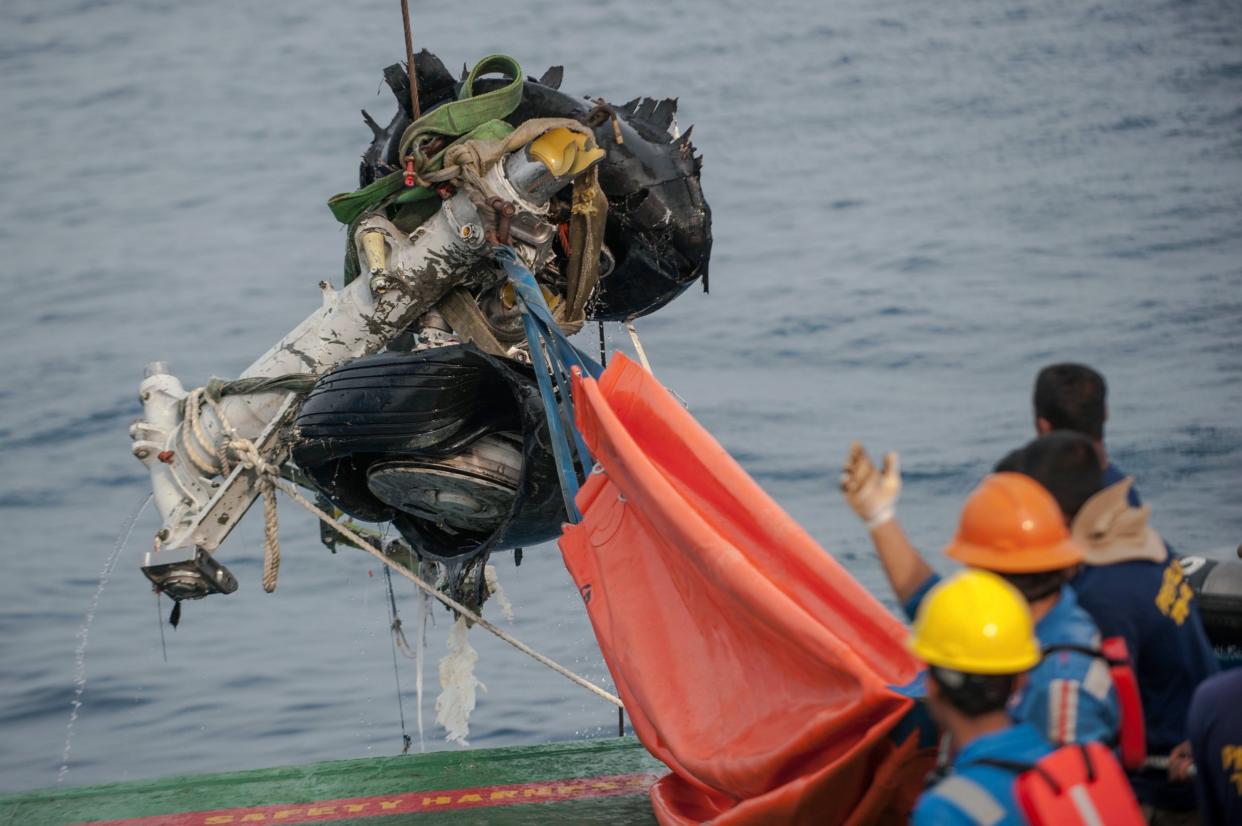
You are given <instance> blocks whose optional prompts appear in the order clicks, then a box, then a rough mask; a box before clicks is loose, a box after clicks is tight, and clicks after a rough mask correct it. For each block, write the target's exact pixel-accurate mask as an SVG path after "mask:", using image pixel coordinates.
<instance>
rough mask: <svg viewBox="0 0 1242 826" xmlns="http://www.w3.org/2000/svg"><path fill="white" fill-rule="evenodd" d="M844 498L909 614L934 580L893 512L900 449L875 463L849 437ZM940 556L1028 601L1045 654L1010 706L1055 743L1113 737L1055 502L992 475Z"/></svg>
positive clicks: (1113, 718)
mask: <svg viewBox="0 0 1242 826" xmlns="http://www.w3.org/2000/svg"><path fill="white" fill-rule="evenodd" d="M841 489H842V492H843V493H844V495H845V500H846V502H847V503H848V504H849V505H850V507H851V508H852V509H853V510H854V512H855V513H856V514H858V516H859V517H860V518H861V519H862V520H863V522H865V523H866V525H867V527H868V529H869V530H870V532H871V540H872V543H873V544H874V545H875V548H876V552H877V554H878V555H879V558H880V562H881V564H882V565H883V567H884V571H885V574H886V575H887V577H888V580H889V583H890V584H891V585H892V587H893V591H894V592H895V593H896V595H897V597H898V599H899V600H901V602H902V605H903V608H904V609H905V611H906V614H907V616H909V617H911V618H913V617H914V616H915V615H916V614H917V613H918V609H919V605H920V604H921V603H922V601H923V600H924V598H926V596H927V594H928V592H929V591H930V590H931V589H932V588H933V587H935V586H936V585H937V584H938V583H939V582H940V576H939V575H938V574H936V573H935V572H934V571H933V570H932V569H931V567H930V566H929V565H928V564H927V562H926V561H925V560H924V559H923V557H922V556H921V555H920V554H919V553H918V551H916V550H915V549H914V547H913V546H912V545H911V544H910V541H909V539H907V538H906V535H905V532H904V531H903V530H902V528H901V526H900V525H899V524H898V522H897V519H896V513H895V509H896V504H897V498H898V495H899V494H900V492H901V471H900V469H899V465H898V459H897V455H896V454H894V453H890V454H889V455H888V456H887V457H885V461H884V465H883V467H882V468H879V469H877V468H876V467H875V465H874V464H873V463H872V462H871V459H870V458H869V457H868V456H867V453H866V451H864V450H863V449H862V446H861V445H859V444H857V443H855V444H854V445H853V446H852V448H851V451H850V456H849V459H848V460H847V462H846V465H845V468H844V470H843V472H842V474H841ZM945 555H946V556H948V557H949V558H950V559H955V560H957V561H958V562H961V563H963V564H964V565H967V566H969V567H971V568H978V569H982V570H986V571H991V572H993V573H996V574H998V575H1000V576H1001V577H1003V578H1004V579H1005V580H1006V581H1008V582H1009V583H1010V584H1011V585H1012V586H1014V587H1015V588H1016V589H1017V590H1018V591H1019V592H1020V593H1021V594H1022V595H1023V597H1025V598H1026V601H1027V603H1028V605H1029V606H1030V611H1031V615H1032V616H1033V617H1034V620H1035V635H1036V637H1037V638H1038V640H1039V645H1040V648H1041V649H1042V650H1044V651H1048V652H1050V653H1048V654H1047V655H1046V656H1044V657H1043V659H1042V660H1041V661H1040V663H1039V665H1037V666H1036V667H1035V668H1034V669H1033V670H1032V671H1031V674H1030V679H1029V680H1028V683H1027V686H1026V688H1025V690H1024V691H1023V692H1022V693H1021V694H1020V696H1019V697H1018V698H1017V699H1016V701H1015V703H1014V705H1013V707H1012V708H1011V710H1010V711H1011V713H1012V715H1013V717H1014V719H1015V720H1018V721H1021V722H1029V723H1031V724H1032V725H1033V726H1035V728H1036V729H1038V730H1039V731H1040V732H1041V733H1042V734H1043V736H1044V737H1045V738H1046V739H1047V740H1048V742H1050V743H1052V744H1054V745H1058V746H1059V745H1064V744H1067V743H1086V742H1090V741H1093V740H1098V741H1102V742H1105V743H1115V742H1116V740H1117V736H1118V732H1119V730H1120V724H1121V712H1120V709H1119V707H1118V703H1117V697H1116V691H1115V690H1114V688H1113V681H1112V678H1111V675H1110V673H1109V668H1108V663H1107V662H1105V661H1104V660H1102V659H1100V658H1098V657H1094V656H1092V655H1091V654H1090V653H1087V652H1089V651H1093V650H1098V648H1099V646H1100V641H1101V640H1100V633H1099V630H1098V629H1097V628H1096V625H1095V623H1094V622H1092V620H1091V617H1090V616H1088V615H1087V613H1086V612H1085V611H1084V610H1083V609H1082V608H1081V607H1080V606H1079V605H1078V600H1077V598H1076V596H1075V594H1074V591H1073V590H1072V589H1070V587H1069V586H1068V584H1067V583H1068V581H1069V580H1070V578H1071V577H1072V576H1073V575H1074V573H1075V572H1076V571H1077V570H1078V567H1079V565H1080V563H1081V562H1082V561H1083V549H1082V546H1081V545H1079V544H1078V543H1077V542H1076V541H1074V540H1073V539H1072V538H1071V537H1070V534H1069V530H1068V529H1067V527H1066V525H1065V521H1064V519H1063V518H1062V516H1061V510H1060V508H1059V507H1058V506H1057V503H1056V500H1054V499H1053V498H1052V496H1051V495H1050V494H1049V493H1048V491H1046V490H1044V488H1043V487H1042V486H1041V485H1040V484H1039V483H1038V482H1036V481H1035V480H1033V479H1031V478H1030V477H1027V476H1024V475H1022V474H1019V473H995V474H992V475H991V476H988V477H987V478H985V479H984V480H983V481H982V482H981V483H980V484H979V486H978V487H977V488H976V489H975V490H974V492H973V493H971V495H970V497H969V498H968V499H967V500H966V503H965V505H964V507H963V508H962V515H961V521H960V523H959V525H958V529H957V533H956V534H955V536H954V537H953V540H952V541H951V542H950V543H949V545H948V547H947V548H946V549H945Z"/></svg>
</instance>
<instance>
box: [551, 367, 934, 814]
mask: <svg viewBox="0 0 1242 826" xmlns="http://www.w3.org/2000/svg"><path fill="white" fill-rule="evenodd" d="M574 404H575V407H576V418H577V425H578V428H579V430H580V431H581V432H582V435H583V437H584V439H585V441H586V443H587V445H588V447H589V448H590V450H591V453H592V455H593V456H594V458H595V460H596V461H597V462H598V465H597V468H596V471H595V472H594V473H592V474H591V475H590V477H589V478H588V480H587V482H586V484H585V485H584V486H583V488H582V490H581V491H580V492H579V494H578V498H577V503H578V507H579V510H580V511H581V512H582V514H583V518H582V521H581V522H580V523H579V524H577V525H569V526H566V527H565V530H564V534H563V536H562V537H561V540H560V547H561V551H562V554H563V555H564V558H565V564H566V566H567V567H568V568H569V571H570V573H571V574H572V575H573V577H574V580H575V582H576V583H577V584H578V588H579V590H580V592H581V594H582V597H583V600H584V601H585V603H586V608H587V613H588V614H589V616H590V619H591V623H592V625H593V627H594V629H595V635H596V637H597V639H598V640H599V644H600V648H601V650H602V651H603V654H604V659H605V661H606V662H607V664H608V668H609V671H610V672H611V673H612V677H613V679H614V681H615V682H616V685H617V690H618V692H619V694H620V696H621V699H622V700H623V701H624V703H625V708H626V711H627V712H629V715H630V718H631V720H632V724H633V727H634V731H635V733H636V734H637V735H638V737H639V739H641V740H642V742H643V744H644V745H645V746H646V747H647V748H648V750H650V751H651V753H652V754H654V755H655V756H656V757H658V758H659V759H660V760H662V761H663V762H664V763H665V764H666V765H668V767H669V768H670V769H671V770H672V773H671V774H669V775H667V776H665V777H664V778H662V779H661V780H660V781H659V782H658V783H656V785H655V786H654V787H653V788H652V793H651V797H652V803H653V805H654V808H655V812H656V815H657V816H658V817H659V819H660V821H661V822H662V823H678V824H681V823H697V822H701V821H706V820H713V821H714V822H717V823H722V824H723V823H780V822H792V823H797V822H806V823H811V822H814V823H828V824H831V823H874V822H882V821H893V822H904V820H905V817H906V814H907V813H908V811H909V808H910V806H911V804H912V802H913V799H914V797H915V796H917V794H918V792H919V791H920V790H921V788H922V782H923V778H924V776H925V775H926V773H927V770H928V769H929V768H930V763H929V754H928V750H927V749H926V748H920V747H919V746H920V744H919V743H918V737H917V732H912V730H911V728H910V725H911V719H912V717H913V715H911V714H908V712H910V711H911V708H912V705H913V702H912V701H911V700H910V699H909V698H907V697H905V696H902V695H901V694H898V693H896V692H894V691H893V690H891V689H890V688H889V687H888V686H890V685H902V684H905V683H907V682H909V681H910V680H911V679H912V678H913V677H914V676H915V674H916V673H917V670H918V666H917V665H916V663H915V661H914V660H913V659H912V658H911V656H910V655H909V654H908V653H906V651H905V649H904V647H903V640H904V638H905V635H906V631H905V628H904V626H902V625H901V624H900V623H899V622H897V620H896V619H894V618H893V617H892V616H891V615H890V614H889V613H888V611H886V610H885V609H884V608H883V606H881V605H880V604H879V603H878V602H877V601H876V600H875V598H873V597H872V596H871V595H870V594H869V593H868V592H867V591H866V590H865V589H864V588H863V587H862V586H861V585H859V584H858V583H857V582H856V581H855V580H854V579H853V577H851V576H850V574H849V573H848V572H847V571H846V570H845V569H844V568H842V567H841V566H840V565H839V564H837V562H836V561H835V560H834V559H833V558H832V557H831V556H829V555H828V553H827V552H825V551H824V550H823V549H822V548H821V547H820V546H819V545H818V544H817V543H816V542H815V540H814V539H812V538H811V537H810V535H809V534H807V533H806V531H804V530H803V529H802V528H801V527H800V526H799V525H798V524H797V523H796V522H794V521H793V519H791V518H790V517H789V515H788V514H786V513H785V512H784V511H783V510H781V508H780V506H778V505H777V504H776V503H775V502H774V501H773V500H772V499H771V498H770V497H769V496H768V495H767V494H765V493H764V492H763V490H762V489H761V488H760V487H759V486H758V485H757V484H755V482H754V481H753V480H752V479H751V478H750V477H749V476H748V475H747V474H746V472H745V471H744V470H742V468H741V467H740V466H739V465H738V464H737V463H736V462H735V461H733V459H732V458H731V457H730V456H729V455H728V454H727V453H726V452H725V451H724V449H723V448H722V447H721V446H720V445H719V444H718V443H717V442H716V441H715V440H714V439H713V438H712V437H711V435H710V434H708V433H707V431H706V430H704V429H703V428H702V427H701V426H700V425H699V424H698V423H697V422H696V421H695V420H694V418H693V417H692V416H691V415H690V414H689V413H688V412H687V411H686V410H685V409H684V408H682V406H681V405H680V404H679V403H678V402H677V401H676V400H675V399H674V398H673V397H672V395H671V394H670V393H669V392H668V391H667V390H666V389H665V388H664V387H663V386H662V385H661V384H660V383H659V382H658V381H656V379H655V378H654V377H653V376H652V375H651V374H650V373H648V372H646V371H645V370H643V369H642V368H641V367H639V366H637V365H636V364H634V363H633V362H631V361H629V360H628V359H626V358H625V357H624V356H618V357H617V358H616V359H615V360H614V361H613V362H612V364H611V365H609V367H608V369H607V370H606V371H605V372H604V374H603V376H602V377H601V378H600V379H599V381H598V382H596V381H595V380H593V379H590V378H586V379H583V378H581V377H576V378H575V383H574ZM925 744H926V738H924V745H925Z"/></svg>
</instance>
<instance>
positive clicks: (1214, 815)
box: [1182, 668, 1242, 826]
mask: <svg viewBox="0 0 1242 826" xmlns="http://www.w3.org/2000/svg"><path fill="white" fill-rule="evenodd" d="M1187 729H1188V732H1189V735H1190V748H1191V752H1192V753H1193V755H1194V765H1195V769H1196V775H1195V785H1196V787H1197V789H1198V792H1199V815H1200V818H1201V819H1202V822H1203V824H1204V826H1218V825H1219V826H1225V824H1237V823H1242V668H1233V669H1230V670H1229V671H1225V672H1223V673H1221V674H1217V675H1216V676H1214V677H1210V678H1209V679H1207V680H1204V681H1203V683H1201V684H1200V685H1199V688H1198V689H1196V690H1195V696H1194V699H1193V700H1191V702H1190V718H1189V721H1188V723H1187ZM1182 772H1183V773H1184V772H1185V766H1183V767H1182Z"/></svg>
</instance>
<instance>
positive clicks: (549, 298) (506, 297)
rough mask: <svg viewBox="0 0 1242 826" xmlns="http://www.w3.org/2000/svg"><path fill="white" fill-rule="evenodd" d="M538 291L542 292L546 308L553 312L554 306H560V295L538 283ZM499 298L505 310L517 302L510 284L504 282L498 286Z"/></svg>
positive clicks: (511, 307)
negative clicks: (501, 285)
mask: <svg viewBox="0 0 1242 826" xmlns="http://www.w3.org/2000/svg"><path fill="white" fill-rule="evenodd" d="M539 292H541V293H543V300H544V302H546V303H547V305H548V309H549V310H550V311H552V312H555V311H556V308H557V307H558V306H560V303H561V296H560V295H559V294H558V293H554V292H552V291H551V290H549V289H548V288H547V287H545V286H544V285H542V284H540V285H539ZM500 300H501V301H502V302H503V303H504V306H505V309H506V310H511V309H513V306H514V305H515V304H517V294H516V293H515V292H514V291H513V285H512V284H505V285H504V286H503V287H501V288H500Z"/></svg>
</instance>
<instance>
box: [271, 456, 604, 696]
mask: <svg viewBox="0 0 1242 826" xmlns="http://www.w3.org/2000/svg"><path fill="white" fill-rule="evenodd" d="M273 484H274V485H275V486H276V487H278V488H280V490H282V491H283V492H284V493H285V495H286V496H288V497H289V498H290V499H292V500H293V501H294V502H297V503H298V504H299V505H301V506H302V507H303V508H305V509H306V510H308V511H310V512H311V513H313V514H315V516H318V517H319V518H320V519H322V520H323V521H324V522H327V523H328V524H329V525H331V526H332V527H333V529H334V530H336V531H337V532H338V533H340V534H341V535H342V536H344V537H345V538H346V539H348V540H349V541H350V542H352V543H354V544H355V545H357V546H358V547H359V548H360V549H361V550H363V551H366V552H367V553H369V554H370V555H371V556H373V557H375V558H376V559H378V560H379V561H380V562H382V563H384V564H385V565H387V566H388V567H389V568H391V569H392V570H393V571H394V572H396V573H397V574H400V575H401V576H403V577H405V578H406V579H408V580H409V581H410V582H413V583H414V584H415V585H417V586H418V587H419V588H420V589H422V590H423V591H424V592H426V593H427V594H428V595H429V596H432V597H434V598H435V599H437V600H439V601H440V602H441V603H443V604H444V605H445V606H447V607H449V608H451V609H453V610H454V611H456V612H457V613H458V614H460V615H462V616H463V617H465V618H466V619H468V620H470V621H471V622H472V623H474V624H475V625H478V626H481V627H482V628H483V629H484V630H486V631H489V632H490V633H492V634H494V635H495V636H497V637H499V638H500V639H501V640H503V641H505V642H507V643H508V644H509V645H511V646H513V647H514V648H516V649H517V650H518V651H521V652H522V653H523V654H525V655H527V656H528V657H530V658H531V659H533V660H535V661H536V662H538V663H540V664H541V665H545V666H547V667H548V668H550V669H552V670H553V671H555V672H556V673H557V674H560V675H561V676H562V677H564V678H566V679H567V680H569V681H570V682H573V683H576V684H578V685H580V686H582V687H583V688H585V689H586V690H587V691H590V692H591V693H592V694H594V695H596V696H597V697H599V698H600V699H602V700H607V701H608V702H610V703H612V704H613V705H615V706H618V707H620V708H624V705H623V704H622V702H621V699H620V698H619V697H617V696H616V695H614V694H610V693H609V692H607V691H605V690H604V689H602V688H600V687H599V686H597V685H596V684H595V683H593V682H591V681H590V680H588V679H586V678H585V677H582V676H579V675H578V674H575V673H574V672H572V671H570V670H569V669H568V668H566V667H565V666H563V665H561V664H560V663H558V662H556V661H555V660H552V659H549V658H548V657H545V656H544V655H543V654H540V653H539V652H538V651H536V650H534V649H533V648H531V647H530V646H529V645H527V644H526V643H524V642H522V641H521V640H518V639H515V638H514V637H512V636H510V635H509V634H507V633H506V632H505V631H504V629H502V628H498V627H497V626H495V625H493V624H492V623H490V622H488V621H487V620H485V619H483V617H481V616H479V615H478V614H476V613H475V612H474V611H471V610H470V609H469V608H467V607H466V606H464V605H462V604H461V603H460V602H458V601H457V600H455V599H453V598H452V597H450V596H448V595H447V594H444V593H442V592H440V591H438V590H436V589H435V588H434V587H433V586H431V585H429V584H428V583H427V582H424V581H423V580H422V579H420V578H419V577H418V576H416V575H415V574H414V573H413V572H412V571H410V570H409V569H408V568H405V567H404V566H402V565H401V564H400V563H398V562H397V561H396V560H393V559H389V558H388V557H387V556H385V555H384V554H383V553H382V552H381V551H379V550H378V549H376V547H375V546H374V545H372V544H371V543H370V542H368V541H367V540H365V539H363V538H362V537H361V536H359V535H358V534H357V533H355V532H354V531H352V530H350V529H349V528H348V527H347V526H346V525H344V524H342V523H341V522H339V521H338V520H337V519H335V518H334V517H332V516H329V515H328V514H327V513H326V512H324V511H323V510H321V509H320V508H319V507H317V506H316V505H315V503H314V502H311V501H310V500H309V499H307V498H306V497H305V496H303V495H302V494H300V493H298V491H297V489H296V488H294V487H293V485H291V484H289V483H288V482H286V481H285V480H283V479H274V480H273Z"/></svg>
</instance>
